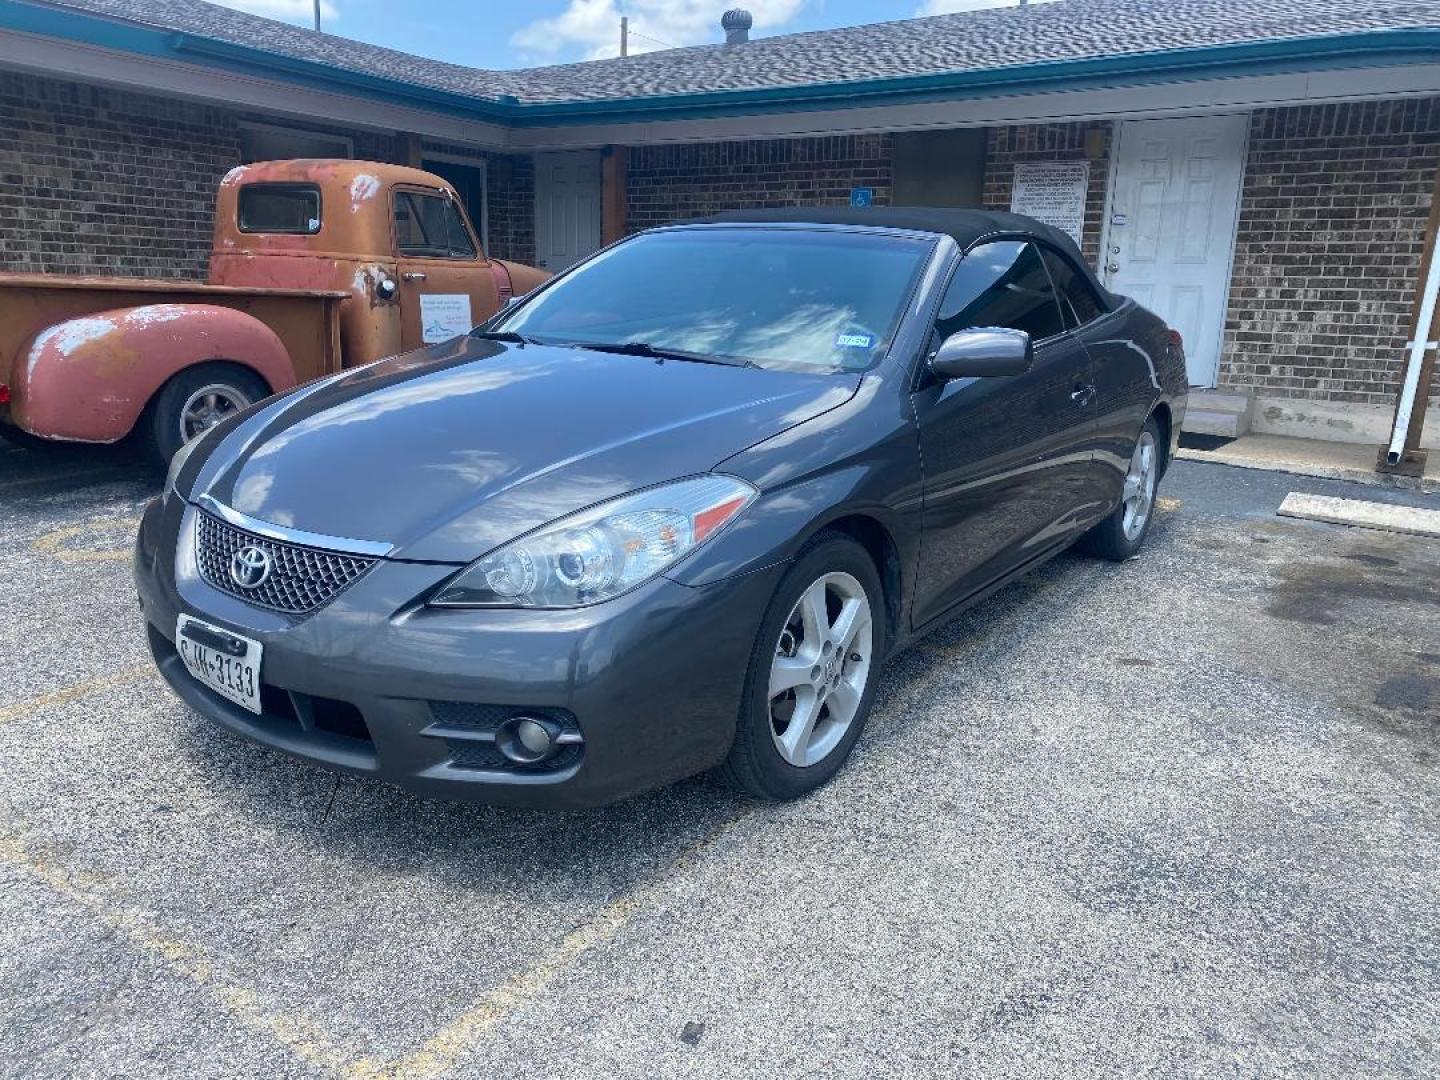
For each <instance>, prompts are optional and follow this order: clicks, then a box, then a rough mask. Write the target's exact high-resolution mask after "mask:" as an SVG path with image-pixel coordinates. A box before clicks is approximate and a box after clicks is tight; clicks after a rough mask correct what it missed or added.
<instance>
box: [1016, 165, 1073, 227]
mask: <svg viewBox="0 0 1440 1080" xmlns="http://www.w3.org/2000/svg"><path fill="white" fill-rule="evenodd" d="M1089 189H1090V163H1089V162H1088V161H1037V162H1027V163H1024V164H1020V165H1016V166H1015V186H1014V188H1013V189H1012V192H1011V195H1010V212H1011V213H1014V214H1026V215H1028V216H1029V217H1033V218H1036V219H1037V220H1039V221H1043V222H1044V223H1045V224H1046V225H1053V226H1055V228H1057V229H1059V230H1060V231H1061V232H1066V233H1069V234H1070V237H1071V239H1073V240H1074V241H1075V243H1077V244H1078V243H1080V234H1081V232H1082V231H1083V230H1084V228H1085V195H1086V192H1088V191H1089Z"/></svg>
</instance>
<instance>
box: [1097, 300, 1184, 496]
mask: <svg viewBox="0 0 1440 1080" xmlns="http://www.w3.org/2000/svg"><path fill="white" fill-rule="evenodd" d="M1080 334H1081V336H1082V338H1083V339H1084V341H1085V344H1086V348H1087V349H1088V350H1089V352H1090V356H1091V358H1092V359H1093V361H1094V372H1095V385H1096V404H1097V415H1098V429H1097V432H1096V439H1095V448H1096V454H1095V457H1096V462H1097V464H1098V466H1099V469H1100V473H1101V477H1102V480H1101V483H1102V485H1103V493H1104V497H1105V499H1106V500H1107V501H1108V502H1109V504H1110V505H1112V506H1113V505H1114V503H1115V502H1117V501H1118V500H1119V498H1120V492H1121V489H1122V488H1123V486H1124V483H1125V472H1126V470H1127V469H1128V468H1129V464H1130V454H1131V452H1132V451H1133V450H1134V448H1135V440H1136V439H1137V438H1139V435H1140V428H1141V427H1142V426H1143V425H1144V423H1145V421H1146V419H1147V418H1148V417H1149V416H1150V414H1151V413H1152V412H1153V411H1154V410H1155V407H1156V405H1157V404H1159V403H1160V402H1162V401H1163V402H1166V403H1167V404H1170V405H1171V409H1172V419H1173V426H1174V429H1175V431H1174V432H1172V440H1171V441H1172V443H1173V441H1174V438H1173V437H1174V435H1175V434H1176V433H1178V431H1179V427H1180V420H1181V418H1182V416H1183V415H1184V400H1185V394H1186V389H1187V388H1186V380H1185V374H1184V357H1183V356H1182V355H1178V350H1177V349H1176V348H1175V347H1174V344H1173V342H1172V340H1171V337H1170V331H1169V328H1168V327H1167V326H1166V325H1165V323H1164V322H1163V321H1162V320H1161V319H1159V318H1158V317H1157V316H1155V315H1153V314H1151V313H1150V312H1149V311H1146V310H1145V309H1144V308H1142V307H1139V306H1138V305H1136V304H1135V303H1133V302H1128V301H1127V303H1126V304H1125V305H1124V306H1123V307H1122V308H1121V309H1119V310H1118V311H1116V312H1114V313H1112V314H1111V315H1108V316H1106V317H1105V318H1102V319H1097V320H1096V321H1095V322H1093V323H1091V324H1090V325H1089V326H1086V327H1082V328H1081V331H1080Z"/></svg>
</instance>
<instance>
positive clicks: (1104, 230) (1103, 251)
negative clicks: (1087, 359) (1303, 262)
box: [1095, 109, 1254, 389]
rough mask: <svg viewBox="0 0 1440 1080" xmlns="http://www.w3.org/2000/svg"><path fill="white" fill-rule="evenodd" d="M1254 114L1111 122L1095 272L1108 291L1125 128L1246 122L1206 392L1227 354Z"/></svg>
mask: <svg viewBox="0 0 1440 1080" xmlns="http://www.w3.org/2000/svg"><path fill="white" fill-rule="evenodd" d="M1253 112H1254V110H1252V109H1238V110H1237V109H1227V110H1224V111H1222V112H1204V113H1181V114H1179V115H1174V116H1136V117H1127V118H1125V119H1122V120H1112V121H1111V122H1110V123H1111V134H1110V162H1109V167H1108V168H1107V170H1106V175H1105V216H1104V217H1103V218H1101V221H1100V265H1099V266H1097V267H1096V268H1095V269H1096V270H1097V271H1098V276H1099V278H1100V281H1101V282H1102V283H1103V284H1104V286H1105V287H1106V288H1107V289H1108V288H1109V287H1110V275H1109V274H1108V273H1107V272H1106V270H1105V267H1106V265H1107V264H1108V263H1109V262H1110V219H1111V218H1112V217H1113V216H1114V206H1113V201H1114V198H1115V178H1116V177H1117V176H1118V175H1119V173H1120V143H1121V141H1122V139H1123V138H1124V131H1125V125H1126V124H1148V123H1153V122H1156V121H1165V120H1196V119H1210V118H1212V117H1221V116H1236V117H1244V118H1245V130H1244V132H1243V133H1242V134H1241V137H1240V182H1239V184H1238V185H1237V187H1236V190H1235V205H1234V207H1233V208H1232V209H1231V212H1230V241H1229V246H1230V258H1229V260H1228V261H1227V262H1226V264H1225V279H1224V284H1223V285H1222V286H1221V292H1220V295H1221V296H1223V297H1224V298H1225V307H1224V309H1223V310H1222V311H1221V312H1220V323H1219V333H1218V334H1217V335H1216V337H1215V367H1214V370H1212V371H1211V372H1210V381H1209V383H1206V384H1203V385H1204V387H1205V388H1206V389H1209V388H1212V387H1214V386H1217V385H1218V384H1219V379H1220V357H1221V355H1222V354H1223V353H1224V351H1225V323H1226V321H1227V319H1228V317H1229V315H1230V281H1231V279H1232V277H1233V276H1234V274H1235V246H1236V241H1237V239H1238V237H1239V233H1240V205H1241V203H1243V202H1244V201H1245V173H1246V166H1247V165H1249V163H1250V128H1251V126H1252V125H1251V116H1252V114H1253ZM1197 385H1199V384H1197Z"/></svg>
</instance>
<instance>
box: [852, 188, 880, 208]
mask: <svg viewBox="0 0 1440 1080" xmlns="http://www.w3.org/2000/svg"><path fill="white" fill-rule="evenodd" d="M874 201H875V189H874V188H868V187H857V188H851V189H850V205H851V206H869V205H870V204H871V203H873V202H874Z"/></svg>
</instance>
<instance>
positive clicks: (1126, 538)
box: [1078, 417, 1165, 562]
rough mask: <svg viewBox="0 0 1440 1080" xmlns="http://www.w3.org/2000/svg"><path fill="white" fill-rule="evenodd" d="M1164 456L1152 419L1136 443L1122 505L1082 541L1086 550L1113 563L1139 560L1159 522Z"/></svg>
mask: <svg viewBox="0 0 1440 1080" xmlns="http://www.w3.org/2000/svg"><path fill="white" fill-rule="evenodd" d="M1164 453H1165V450H1164V446H1163V444H1162V443H1161V441H1160V425H1159V424H1157V423H1156V422H1155V418H1154V417H1151V418H1150V419H1149V420H1147V421H1146V422H1145V426H1144V427H1143V428H1141V429H1140V435H1139V437H1138V438H1137V439H1136V440H1135V449H1134V451H1133V452H1132V453H1131V455H1130V466H1129V469H1128V471H1127V472H1126V474H1125V487H1124V489H1123V491H1122V493H1121V496H1120V505H1119V506H1117V507H1115V509H1114V510H1113V511H1112V512H1111V514H1110V516H1109V517H1107V518H1106V519H1105V520H1104V521H1102V522H1100V524H1099V525H1096V526H1095V527H1094V528H1093V529H1091V530H1090V531H1089V532H1088V533H1086V534H1085V535H1084V536H1082V537H1081V538H1080V543H1079V545H1078V546H1079V547H1080V549H1081V550H1082V551H1085V552H1088V553H1089V554H1091V555H1097V556H1099V557H1100V558H1102V559H1108V560H1110V561H1111V562H1124V561H1125V560H1127V559H1131V558H1134V557H1135V554H1136V553H1137V552H1138V551H1139V550H1140V545H1141V544H1143V543H1144V542H1145V537H1146V536H1147V535H1149V533H1150V525H1151V523H1152V522H1153V521H1154V520H1155V492H1156V490H1157V488H1158V487H1159V485H1160V471H1161V468H1162V466H1163V458H1162V455H1163V454H1164Z"/></svg>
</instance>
